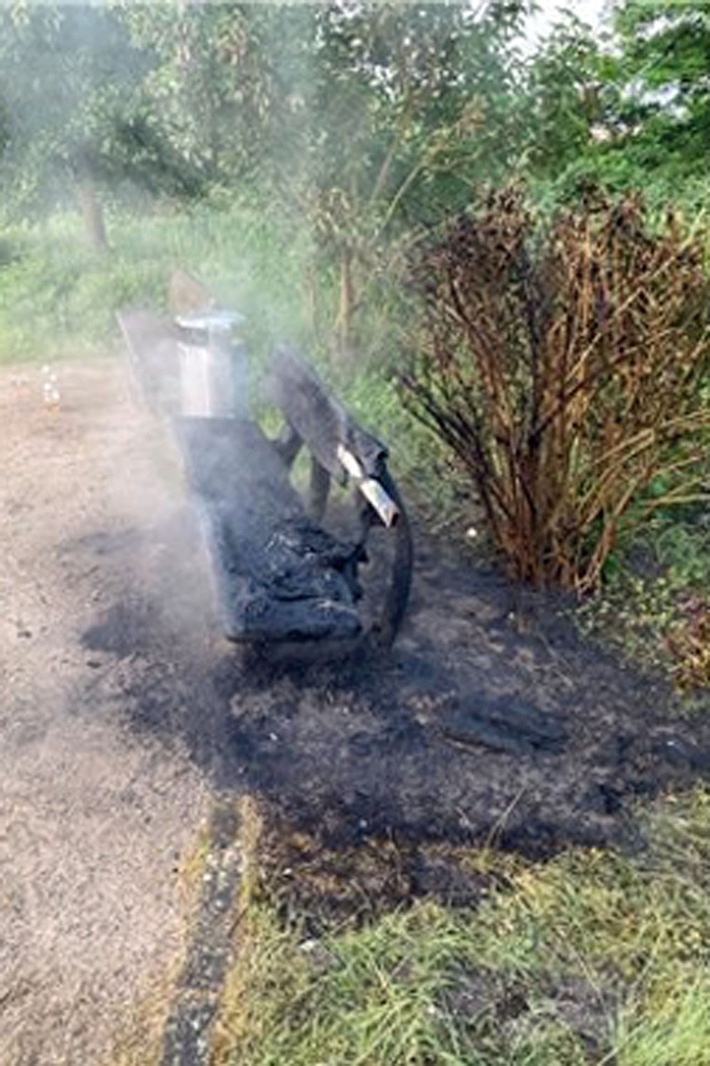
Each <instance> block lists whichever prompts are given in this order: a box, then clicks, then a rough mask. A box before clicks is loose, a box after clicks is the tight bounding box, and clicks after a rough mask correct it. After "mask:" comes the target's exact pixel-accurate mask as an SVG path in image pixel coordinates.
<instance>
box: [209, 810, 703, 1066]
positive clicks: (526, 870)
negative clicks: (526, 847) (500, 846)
mask: <svg viewBox="0 0 710 1066" xmlns="http://www.w3.org/2000/svg"><path fill="white" fill-rule="evenodd" d="M644 822H645V824H644V828H645V831H646V833H647V836H648V841H649V844H648V847H647V848H646V849H645V850H643V851H642V852H640V853H639V854H638V855H636V856H634V857H628V856H622V855H618V854H612V853H603V852H598V851H587V852H581V851H575V852H570V853H568V854H565V855H562V856H560V857H559V858H557V859H556V860H554V861H551V862H549V863H547V864H546V865H533V864H528V863H523V862H522V861H515V862H514V861H511V860H510V859H509V858H508V859H504V860H496V858H495V857H492V856H491V855H490V854H487V855H485V856H480V855H479V856H476V855H475V854H472V856H471V861H472V862H483V863H485V864H490V863H493V864H495V863H496V862H500V864H501V865H504V867H505V872H506V878H507V880H508V882H509V884H510V888H508V889H507V890H505V891H503V890H500V891H497V892H495V893H494V894H493V895H492V896H491V897H490V898H489V899H488V901H487V902H485V903H484V904H483V905H482V906H481V907H480V908H479V909H478V910H477V911H475V912H464V911H454V910H447V909H445V908H443V907H441V906H439V905H438V904H435V903H433V902H427V901H424V902H419V903H417V904H416V905H415V906H413V907H412V908H411V909H408V910H403V911H399V912H396V913H393V914H389V915H387V916H385V917H383V918H380V919H379V920H376V921H374V922H372V923H370V924H368V925H366V926H365V927H364V928H359V929H352V928H349V929H341V930H340V931H339V930H337V929H336V930H333V931H332V932H330V933H328V934H327V935H325V936H323V937H322V939H320V940H317V941H313V940H309V939H307V938H305V934H304V933H303V931H302V930H299V927H298V922H297V921H296V922H295V923H293V924H291V925H290V926H289V927H284V926H283V925H282V924H280V923H279V921H278V919H277V918H276V916H275V915H274V913H273V911H271V910H270V909H269V907H268V906H267V905H266V904H264V903H263V902H259V900H258V894H257V897H256V899H252V900H251V901H250V902H249V903H248V905H247V906H246V907H245V911H244V913H243V915H242V920H241V922H240V924H239V927H238V930H237V934H236V962H235V965H234V968H233V971H232V974H231V977H230V980H229V983H228V989H227V993H226V995H225V1000H224V1004H223V1010H222V1016H221V1019H220V1023H219V1040H218V1044H217V1048H216V1052H215V1056H214V1060H213V1061H214V1066H236V1064H237V1063H239V1064H240V1066H276V1064H279V1066H281V1064H283V1063H288V1064H289V1066H320V1064H323V1066H325V1064H327V1066H582V1064H587V1063H592V1062H593V1063H597V1064H599V1066H601V1064H602V1063H605V1064H608V1066H611V1064H612V1063H613V1064H614V1066H707V1064H710V969H709V959H708V947H709V945H710V796H709V795H708V794H707V793H706V792H703V791H697V792H696V793H694V794H693V795H691V796H687V797H684V798H674V797H667V798H666V799H665V800H664V801H663V802H662V803H659V804H658V805H657V806H656V807H655V809H654V810H653V811H652V812H651V814H650V815H648V816H646V817H645V819H644Z"/></svg>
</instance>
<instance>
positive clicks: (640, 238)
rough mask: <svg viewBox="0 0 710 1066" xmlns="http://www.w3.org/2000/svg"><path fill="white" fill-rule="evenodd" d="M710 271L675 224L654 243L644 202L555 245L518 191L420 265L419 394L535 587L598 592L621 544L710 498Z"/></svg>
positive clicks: (582, 213)
mask: <svg viewBox="0 0 710 1066" xmlns="http://www.w3.org/2000/svg"><path fill="white" fill-rule="evenodd" d="M703 263H704V248H703V245H702V242H700V241H697V240H695V241H693V240H691V239H689V238H685V237H684V236H683V234H682V232H681V229H680V226H679V223H678V221H677V220H676V219H674V218H673V217H670V218H669V219H668V220H667V223H666V228H665V231H663V232H662V233H660V234H655V235H654V234H652V233H651V232H650V231H649V229H648V227H647V225H646V220H645V218H644V210H643V207H642V205H641V203H640V202H639V200H638V199H634V198H627V199H626V200H624V201H622V202H620V203H619V204H613V203H608V202H604V201H603V200H602V201H596V202H595V201H590V202H588V203H587V205H586V206H585V207H584V208H583V209H581V210H579V211H577V212H574V213H573V212H564V213H559V214H558V215H557V216H556V217H555V219H554V220H553V222H552V223H551V226H550V228H549V229H548V230H546V231H542V232H541V231H540V229H539V227H537V226H536V224H535V221H534V218H533V216H532V215H531V213H530V212H529V211H528V210H527V209H526V207H525V205H524V202H523V199H522V196H521V195H520V194H519V193H518V192H516V191H513V190H509V191H507V192H504V193H502V194H499V195H493V196H491V198H490V199H489V201H488V203H487V204H486V205H485V207H484V208H482V209H481V210H480V211H479V212H478V213H476V214H475V215H468V216H462V217H461V218H460V219H459V220H458V221H457V222H456V224H455V225H454V226H452V227H451V228H450V229H449V230H448V232H447V233H446V234H445V235H444V237H443V238H442V239H440V240H439V241H438V242H437V243H435V244H433V245H432V246H431V247H430V248H429V249H427V250H426V252H425V253H424V255H423V256H422V257H421V258H420V260H419V261H418V262H417V263H416V265H415V268H414V283H415V285H416V287H417V289H418V291H419V292H420V293H421V296H422V300H423V305H424V309H425V310H424V314H423V318H422V325H421V330H420V332H419V333H417V334H415V335H414V336H413V338H412V349H413V355H412V358H411V362H410V370H409V372H408V373H407V375H406V376H405V378H404V379H403V380H404V384H405V386H406V394H405V395H406V396H408V398H409V401H410V403H411V406H412V409H413V411H414V413H415V414H416V415H417V416H418V417H419V418H421V419H422V421H423V422H425V423H426V424H427V425H429V426H430V428H432V429H433V430H434V432H435V433H436V434H437V436H438V437H439V438H440V439H441V440H442V441H443V442H444V443H445V444H446V445H447V446H448V447H449V448H451V450H452V451H453V452H454V453H455V455H456V456H457V457H458V459H459V460H460V461H461V462H462V463H463V464H464V465H465V467H466V469H467V470H468V471H469V473H470V476H471V479H472V481H473V483H474V485H475V488H476V490H477V493H478V495H479V498H480V501H481V504H482V507H483V509H484V512H485V516H486V520H487V523H488V526H489V528H490V531H491V533H492V536H493V538H494V540H495V542H496V544H497V545H498V547H499V548H500V550H501V551H502V552H503V554H504V555H505V557H506V558H507V560H508V562H509V564H510V566H511V568H512V570H513V571H514V573H515V575H516V576H517V577H518V578H522V579H524V580H532V581H534V582H536V583H543V584H544V583H559V584H561V585H563V586H567V587H575V588H577V589H580V590H585V589H590V588H593V587H594V586H595V585H596V584H597V583H598V581H599V578H600V575H601V573H602V570H603V567H604V564H605V561H606V560H607V558H608V557H609V554H610V552H611V551H612V550H613V548H614V547H615V544H616V542H617V539H618V537H619V535H620V533H622V532H627V531H628V529H629V527H630V526H631V525H632V524H633V523H634V522H635V523H637V524H638V523H639V522H640V521H641V520H642V518H644V517H645V516H646V515H648V514H649V513H651V512H652V511H654V510H656V509H658V508H659V507H660V506H662V505H664V506H667V505H668V504H670V503H672V502H683V501H685V500H687V498H688V497H689V496H690V495H692V493H693V492H694V491H697V490H698V486H699V482H700V479H701V477H702V473H703V470H704V465H703V463H704V458H705V456H706V454H707V431H708V425H709V419H708V415H707V411H706V408H705V404H704V400H703V396H702V392H701V390H700V385H701V383H702V382H703V381H704V379H705V376H706V374H707V372H708V369H710V327H709V316H710V311H709V308H710V283H709V282H708V280H707V278H706V276H705V274H704V271H703ZM662 483H665V484H666V485H667V488H666V489H664V490H663V492H662V494H660V495H659V493H658V491H657V489H658V486H659V485H660V484H662ZM649 490H650V491H649Z"/></svg>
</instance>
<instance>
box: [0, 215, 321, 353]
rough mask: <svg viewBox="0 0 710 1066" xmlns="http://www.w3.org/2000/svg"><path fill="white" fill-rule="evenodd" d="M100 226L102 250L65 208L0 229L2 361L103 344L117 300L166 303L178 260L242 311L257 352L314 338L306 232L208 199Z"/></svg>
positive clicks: (111, 330)
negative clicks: (185, 208) (105, 234)
mask: <svg viewBox="0 0 710 1066" xmlns="http://www.w3.org/2000/svg"><path fill="white" fill-rule="evenodd" d="M108 231H109V241H110V248H109V250H108V251H107V252H105V253H97V252H96V251H94V250H92V249H90V248H89V247H88V246H87V245H86V242H85V238H84V234H83V232H82V229H81V224H80V220H79V218H78V217H77V216H75V215H73V214H66V215H54V216H53V217H52V218H50V219H48V220H47V221H46V222H45V223H43V224H42V225H39V224H38V225H36V226H33V227H27V226H24V227H20V226H9V225H6V226H5V227H4V228H3V229H2V230H1V231H0V239H1V245H0V363H1V362H10V361H17V360H25V359H40V360H45V359H53V358H58V357H62V356H65V355H82V354H84V353H85V352H86V351H89V350H91V351H96V350H97V349H103V348H105V347H106V346H107V345H111V344H112V343H113V342H116V340H117V336H118V335H117V331H116V325H115V312H116V311H117V310H118V309H119V308H121V307H126V306H131V305H136V304H140V305H143V306H148V307H153V308H155V309H157V310H162V309H164V308H165V306H166V300H167V291H168V279H169V276H170V273H171V271H172V270H173V269H174V268H175V267H176V266H180V267H183V268H185V269H188V270H190V271H192V272H194V273H195V274H197V276H199V277H200V278H201V279H202V280H203V281H204V283H205V284H206V285H207V287H208V288H209V289H210V290H211V291H213V292H214V293H215V295H216V296H217V298H218V300H219V301H220V302H221V303H223V304H224V305H225V306H232V307H236V308H238V309H239V310H241V311H243V312H244V313H245V314H246V316H247V340H248V341H249V344H250V348H251V350H252V351H253V352H254V353H255V357H256V358H257V359H258V358H260V357H261V356H262V355H263V353H264V351H265V349H266V348H267V347H270V345H271V344H272V343H273V341H274V340H275V339H278V338H292V339H294V340H295V341H296V342H301V343H303V342H304V341H305V342H306V343H308V342H309V340H311V341H312V338H309V330H311V332H312V322H311V321H310V318H309V315H308V314H307V310H306V300H305V298H304V287H305V281H304V279H305V278H306V277H307V276H308V269H307V268H308V263H309V262H310V258H311V257H312V248H311V246H310V240H309V235H308V234H307V233H304V232H300V233H299V232H296V233H292V232H289V231H287V230H284V229H283V228H282V227H280V226H279V224H278V223H277V222H276V221H274V220H271V219H269V218H268V217H267V216H266V215H265V214H264V213H263V212H262V213H260V212H257V211H255V210H253V209H250V208H246V207H232V208H231V209H230V210H225V211H216V210H215V209H214V208H210V207H208V206H200V207H196V208H195V209H193V210H192V211H190V212H182V213H170V212H163V213H162V214H161V213H156V214H153V215H150V216H148V215H146V216H144V217H140V218H137V217H131V216H129V215H123V216H121V217H117V218H115V219H113V220H112V219H109V224H108ZM329 295H330V294H329V293H325V294H324V296H323V299H324V301H326V302H327V300H328V299H329ZM311 317H312V316H311Z"/></svg>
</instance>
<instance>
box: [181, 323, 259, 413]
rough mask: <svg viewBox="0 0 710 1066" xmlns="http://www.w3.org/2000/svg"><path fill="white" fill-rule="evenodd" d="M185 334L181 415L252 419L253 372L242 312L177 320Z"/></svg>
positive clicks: (183, 340)
mask: <svg viewBox="0 0 710 1066" xmlns="http://www.w3.org/2000/svg"><path fill="white" fill-rule="evenodd" d="M175 324H176V326H177V327H178V330H179V333H180V337H179V342H178V348H179V358H180V413H181V414H182V415H183V416H184V417H187V418H248V417H249V374H248V364H247V353H246V345H245V344H244V341H243V340H242V339H241V338H240V337H239V335H238V333H237V330H238V327H240V326H242V325H243V324H244V316H243V315H241V314H240V313H239V312H238V311H227V310H212V311H203V312H199V313H197V314H190V315H180V316H179V317H177V318H176V319H175Z"/></svg>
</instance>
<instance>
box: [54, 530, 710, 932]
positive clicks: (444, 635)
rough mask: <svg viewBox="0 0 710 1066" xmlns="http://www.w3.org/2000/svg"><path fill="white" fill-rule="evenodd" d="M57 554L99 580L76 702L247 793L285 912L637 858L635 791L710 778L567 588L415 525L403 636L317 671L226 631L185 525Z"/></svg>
mask: <svg viewBox="0 0 710 1066" xmlns="http://www.w3.org/2000/svg"><path fill="white" fill-rule="evenodd" d="M141 539H142V540H143V547H141ZM156 544H159V546H160V548H161V551H160V552H158V553H156V551H155V547H156ZM143 548H144V549H145V551H143ZM148 549H150V557H151V560H152V561H151V568H150V572H149V573H146V568H145V565H144V562H145V558H144V557H145V554H146V552H148ZM65 551H66V553H68V554H70V555H71V554H73V555H74V556H75V558H76V561H77V564H78V565H79V564H82V565H85V563H86V561H87V557H94V558H96V557H100V559H101V563H102V566H103V568H104V580H105V582H106V585H107V587H109V588H110V589H111V590H112V594H111V596H109V597H108V600H109V602H110V606H108V607H106V608H104V609H103V610H102V611H101V612H100V613H99V614H98V615H97V616H96V618H95V620H94V622H93V623H92V625H90V626H89V627H88V628H87V629H86V631H85V632H84V634H83V637H82V643H83V645H84V647H85V649H86V653H87V655H88V656H89V657H90V660H91V664H92V665H93V666H94V667H95V669H94V670H93V671H92V673H93V678H94V680H93V682H92V687H93V689H94V693H93V694H94V695H96V694H100V696H101V699H98V700H94V699H92V692H87V693H84V694H83V695H84V698H83V699H82V700H81V705H82V706H83V707H84V708H85V710H83V711H82V712H81V713H91V708H92V706H100V707H102V708H104V710H102V711H101V713H113V711H115V714H116V715H117V716H118V718H119V720H120V721H121V723H122V727H123V728H125V729H126V730H127V731H129V732H130V733H131V734H133V736H134V737H136V738H138V739H139V738H140V736H141V735H143V734H144V733H145V732H146V731H147V732H149V733H150V734H153V735H156V736H159V737H160V738H162V739H163V741H164V742H165V743H166V744H168V745H179V746H181V747H183V748H184V749H186V750H187V751H188V752H189V754H190V757H191V759H192V760H194V762H195V763H196V764H197V765H198V766H199V767H200V769H201V770H202V771H203V772H204V774H205V775H206V778H207V779H208V781H209V783H210V784H211V786H212V787H213V788H214V789H215V791H217V792H218V793H220V794H221V795H223V796H225V795H226V796H229V795H235V796H237V795H239V794H243V793H249V794H251V795H252V796H255V797H256V798H257V800H258V801H259V804H260V806H261V809H262V811H263V812H264V816H265V822H266V830H265V837H264V841H265V844H264V856H263V859H264V866H265V870H266V875H267V881H269V883H270V888H269V892H270V893H271V894H272V895H273V897H274V898H275V899H277V900H278V901H279V903H280V905H282V906H283V908H284V909H285V910H286V911H289V910H290V909H292V908H294V907H295V908H296V909H298V908H299V907H301V908H303V909H304V910H305V911H306V912H312V913H315V912H317V911H319V910H322V909H323V908H325V910H326V911H329V912H330V913H331V914H334V915H335V916H336V917H337V916H339V915H341V914H343V915H344V914H348V913H349V914H352V913H353V912H354V911H359V912H370V911H373V910H379V909H380V908H381V906H384V905H390V904H392V903H393V902H394V903H398V902H402V901H406V900H408V899H411V898H413V897H416V896H421V895H433V896H437V897H438V898H441V899H443V900H445V901H447V902H449V903H453V904H464V905H471V904H473V903H475V902H476V900H477V899H478V898H479V897H480V895H481V894H482V893H483V892H485V891H487V889H488V887H489V885H488V883H487V879H486V877H483V876H482V875H480V874H477V875H474V874H471V873H470V872H469V873H467V872H466V868H465V864H462V863H461V862H460V861H459V860H460V858H461V855H462V854H463V851H464V850H465V849H466V848H467V847H470V846H471V845H477V846H480V845H487V846H494V847H496V848H500V849H507V850H514V851H516V852H519V853H521V854H523V855H524V856H526V857H530V858H534V859H545V858H547V857H550V856H552V855H554V854H555V853H557V852H559V851H560V850H561V849H563V848H567V847H569V846H589V847H592V846H593V847H621V848H625V849H636V848H640V847H643V843H644V842H643V838H642V835H641V833H640V831H639V829H638V826H637V822H636V818H635V813H634V812H635V809H636V808H637V806H638V802H639V801H644V800H649V799H651V798H652V797H654V796H656V795H658V794H659V793H662V792H664V791H666V790H668V791H672V790H682V789H685V788H688V787H690V786H691V785H692V784H693V783H694V782H696V781H698V780H702V779H703V778H706V777H709V776H710V721H708V720H707V719H703V718H702V717H700V716H696V717H695V718H693V719H688V718H683V717H681V716H680V715H679V714H678V710H677V706H676V700H675V699H674V696H673V693H672V691H671V689H670V687H669V686H668V684H667V683H666V682H665V681H664V680H663V679H662V678H660V677H659V678H655V677H649V676H648V675H647V674H644V675H642V674H640V673H639V672H637V671H636V670H635V669H634V667H633V665H631V664H630V663H628V662H625V661H624V660H623V659H622V658H620V657H619V656H618V655H617V654H615V653H613V652H611V651H609V650H607V649H605V648H603V647H602V646H600V645H599V644H598V643H595V642H592V641H591V640H589V639H586V638H583V637H581V636H580V635H579V634H578V632H577V629H576V627H575V624H574V605H573V604H572V603H571V602H570V601H569V600H567V599H566V598H564V597H560V596H555V595H551V594H549V593H540V592H535V591H533V590H530V589H526V588H521V587H519V586H516V585H515V584H513V583H511V582H510V581H509V580H508V579H507V578H506V577H505V575H504V574H503V573H502V572H501V571H500V570H499V569H497V568H496V567H495V566H494V565H491V564H490V563H489V562H486V561H484V560H482V559H480V560H475V559H474V560H472V559H471V558H468V559H462V558H459V557H458V556H457V555H456V553H455V552H454V551H453V550H446V549H442V547H441V546H440V545H437V544H435V543H434V542H433V541H432V540H431V539H430V538H428V537H427V536H426V534H424V533H422V532H420V533H419V535H418V536H417V538H416V565H415V577H414V587H413V594H412V599H411V605H410V609H409V612H408V618H407V620H406V623H405V626H404V628H403V631H402V633H401V635H400V637H399V639H398V641H397V642H396V644H395V646H394V648H393V649H392V650H391V651H389V652H387V653H378V652H377V651H375V650H367V649H363V650H361V651H360V652H359V653H358V654H357V655H356V656H354V657H352V658H350V659H348V660H345V661H341V662H335V663H329V664H328V663H303V662H302V663H298V662H297V663H280V664H278V663H276V664H275V663H271V662H268V661H265V660H264V659H263V658H261V657H259V656H257V655H255V654H253V653H250V652H246V651H244V650H242V649H239V648H235V647H233V646H231V645H229V644H227V643H226V642H225V641H223V640H222V639H221V637H220V635H219V633H218V632H217V631H216V627H215V623H214V620H213V611H212V605H211V599H210V594H209V588H210V582H209V575H208V574H207V571H206V566H205V564H204V562H203V560H202V556H201V555H200V550H199V543H198V538H197V534H196V530H195V528H194V523H193V522H192V519H191V518H190V517H189V516H187V515H180V516H178V517H177V518H176V519H175V520H173V521H171V522H170V523H168V524H166V525H165V526H164V527H156V528H153V529H152V530H147V531H140V533H139V534H137V533H136V532H135V531H125V530H123V531H119V532H117V533H116V535H115V538H113V539H112V538H111V536H109V535H108V534H107V535H102V537H100V538H98V539H96V540H92V539H91V538H86V539H85V540H84V541H82V542H81V543H75V544H74V545H67V546H65ZM156 558H157V560H158V561H157V562H156ZM106 602H107V598H106V597H104V603H106ZM106 708H108V710H107V709H106ZM112 708H113V711H112Z"/></svg>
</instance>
